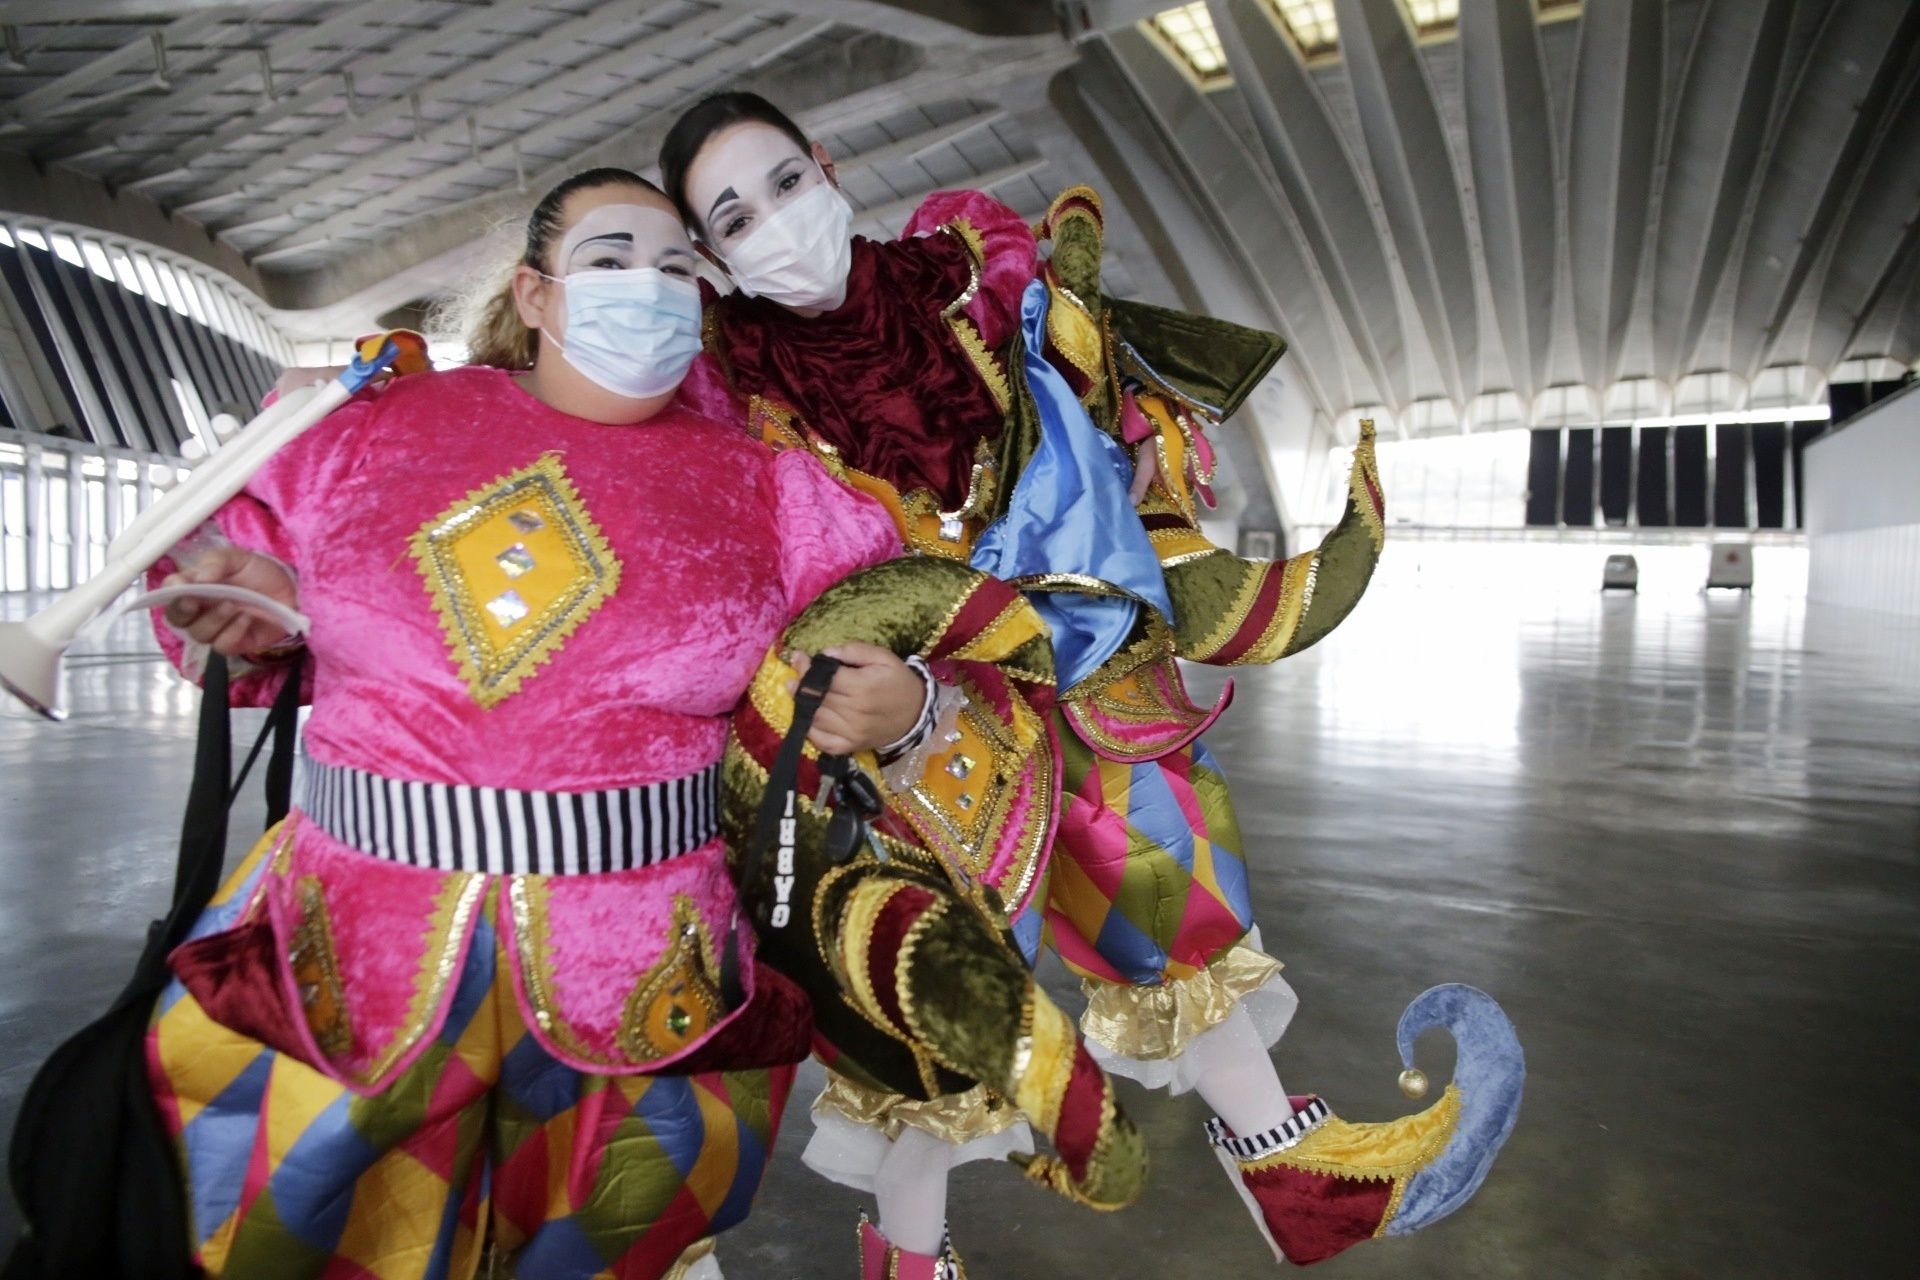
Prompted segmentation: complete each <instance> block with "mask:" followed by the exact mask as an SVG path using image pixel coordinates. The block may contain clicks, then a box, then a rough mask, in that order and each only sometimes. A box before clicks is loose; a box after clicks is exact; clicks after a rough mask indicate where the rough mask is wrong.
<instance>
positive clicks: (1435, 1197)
mask: <svg viewBox="0 0 1920 1280" xmlns="http://www.w3.org/2000/svg"><path fill="white" fill-rule="evenodd" d="M1434 1027H1444V1028H1446V1030H1447V1031H1448V1033H1449V1034H1451V1035H1452V1036H1453V1040H1454V1043H1455V1045H1457V1046H1458V1056H1457V1059H1456V1061H1455V1064H1454V1071H1453V1081H1454V1083H1455V1084H1456V1085H1457V1086H1459V1090H1460V1118H1459V1121H1458V1123H1457V1125H1456V1126H1455V1129H1454V1133H1453V1137H1452V1138H1451V1139H1450V1140H1449V1141H1448V1142H1447V1146H1446V1149H1445V1150H1444V1151H1442V1152H1441V1153H1440V1154H1439V1156H1437V1157H1436V1158H1435V1159H1434V1161H1433V1163H1432V1164H1430V1165H1428V1166H1427V1167H1426V1168H1424V1169H1422V1170H1420V1171H1419V1172H1418V1173H1416V1174H1415V1175H1414V1176H1413V1177H1412V1178H1411V1179H1409V1180H1408V1182H1407V1189H1406V1193H1405V1195H1404V1196H1403V1197H1402V1198H1401V1201H1400V1210H1399V1212H1398V1213H1397V1214H1395V1215H1394V1218H1393V1220H1392V1221H1391V1222H1389V1223H1388V1224H1387V1229H1386V1234H1387V1235H1390V1236H1405V1235H1412V1234H1413V1233H1414V1232H1416V1231H1418V1230H1420V1229H1421V1228H1422V1227H1426V1226H1430V1225H1432V1224H1433V1223H1435V1222H1438V1221H1439V1220H1440V1219H1442V1218H1444V1217H1446V1216H1447V1215H1448V1214H1450V1213H1452V1212H1453V1211H1454V1210H1455V1209H1458V1208H1459V1207H1460V1206H1461V1205H1463V1204H1465V1203H1466V1202H1467V1201H1468V1200H1471V1199H1472V1198H1473V1193H1474V1192H1475V1191H1477V1190H1479V1189H1480V1184H1481V1183H1482V1182H1483V1181H1485V1180H1486V1176H1487V1171H1488V1170H1489V1169H1491V1168H1492V1167H1493V1162H1494V1158H1495V1157H1497V1156H1498V1155H1499V1154H1500V1148H1501V1147H1502V1146H1504V1145H1505V1144H1506V1141H1507V1135H1508V1134H1510V1133H1512V1132H1513V1125H1514V1121H1515V1120H1517V1119H1518V1118H1519V1115H1520V1094H1521V1091H1522V1089H1523V1087H1524V1086H1525V1084H1526V1080H1527V1056H1526V1053H1525V1052H1524V1051H1523V1050H1522V1049H1521V1047H1520V1037H1519V1036H1518V1035H1516V1034H1515V1033H1514V1029H1513V1023H1512V1022H1511V1021H1509V1020H1508V1018H1507V1015H1506V1013H1505V1011H1504V1010H1502V1009H1501V1008H1500V1005H1499V1002H1497V1001H1496V1000H1494V998H1493V997H1492V996H1490V995H1488V994H1487V993H1486V992H1484V991H1481V990H1479V989H1478V988H1476V987H1469V986H1466V985H1464V984H1462V983H1458V982H1449V983H1445V984H1444V985H1441V986H1438V987H1433V988H1430V989H1428V990H1426V991H1423V992H1421V993H1420V995H1418V996H1416V997H1415V998H1414V1000H1413V1003H1411V1004H1409V1005H1408V1006H1407V1009H1406V1012H1405V1013H1402V1014H1401V1015H1400V1027H1399V1031H1398V1033H1397V1039H1398V1042H1399V1046H1400V1062H1401V1065H1402V1066H1404V1067H1406V1068H1408V1069H1411V1068H1412V1067H1413V1046H1414V1042H1415V1041H1416V1040H1418V1039H1419V1038H1420V1034H1421V1033H1422V1032H1424V1031H1427V1030H1430V1029H1432V1028H1434Z"/></svg>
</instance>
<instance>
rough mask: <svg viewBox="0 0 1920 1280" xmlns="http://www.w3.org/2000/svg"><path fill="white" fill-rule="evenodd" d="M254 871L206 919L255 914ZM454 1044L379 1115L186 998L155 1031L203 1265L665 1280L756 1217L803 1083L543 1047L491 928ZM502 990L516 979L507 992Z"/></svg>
mask: <svg viewBox="0 0 1920 1280" xmlns="http://www.w3.org/2000/svg"><path fill="white" fill-rule="evenodd" d="M257 861H258V858H257V855H256V858H255V859H250V860H249V863H248V864H247V865H243V866H242V867H241V869H240V870H239V872H237V873H236V874H235V876H234V877H233V879H232V880H231V881H229V884H228V886H227V887H226V888H225V889H223V890H222V897H221V899H219V900H216V903H215V904H214V906H213V907H212V908H210V909H209V913H208V914H209V915H210V916H213V915H217V914H218V913H220V912H221V910H222V908H223V907H224V906H227V905H228V904H229V903H230V902H231V901H232V900H233V899H234V898H236V897H242V898H243V897H244V896H245V891H246V889H247V887H248V886H249V885H250V884H251V881H252V878H253V874H254V873H257V871H258V866H257V865H256V864H257ZM479 928H480V930H481V932H480V933H479V934H477V935H476V937H475V939H474V944H473V946H472V947H471V948H470V949H469V951H468V955H467V961H466V964H465V967H464V969H463V971H462V973H461V976H460V980H459V985H458V991H457V994H456V995H455V997H454V1004H453V1009H452V1013H451V1014H450V1015H449V1017H448V1019H447V1023H446V1026H445V1028H444V1029H443V1030H442V1031H441V1033H440V1035H439V1037H438V1038H437V1039H436V1041H435V1042H434V1043H433V1044H432V1045H431V1046H430V1047H429V1048H428V1049H427V1051H426V1052H425V1053H424V1054H423V1055H421V1057H420V1058H419V1059H418V1060H417V1061H415V1063H414V1064H413V1065H412V1066H411V1067H409V1068H408V1069H407V1070H406V1071H404V1072H403V1073H402V1074H401V1075H400V1076H399V1078H398V1079H396V1080H395V1081H394V1083H393V1084H392V1086H391V1087H389V1088H388V1089H386V1090H385V1091H384V1092H382V1093H380V1094H377V1095H374V1096H372V1097H361V1096H359V1095H356V1094H354V1093H352V1092H351V1091H349V1090H347V1089H346V1088H344V1087H343V1086H341V1085H338V1084H336V1083H334V1082H333V1081H331V1080H329V1079H328V1078H327V1077H325V1076H323V1075H321V1074H320V1073H319V1072H317V1071H315V1070H313V1069H312V1068H310V1067H308V1066H306V1065H304V1064H303V1063H300V1062H298V1061H296V1060H294V1059H292V1058H289V1057H286V1056H284V1055H282V1054H279V1053H276V1052H275V1051H273V1050H271V1049H268V1048H266V1047H265V1046H263V1045H261V1044H260V1043H259V1042H257V1041H254V1040H250V1039H247V1038H246V1037H244V1036H241V1035H239V1034H237V1033H235V1032H233V1031H229V1030H228V1029H226V1028H225V1027H222V1026H220V1025H219V1024H217V1023H215V1022H213V1021H212V1020H211V1019H210V1018H208V1017H207V1016H206V1014H205V1013H204V1012H202V1011H201V1009H200V1007H199V1005H198V1004H197V1003H196V1002H195V1001H194V999H193V997H192V996H191V995H189V994H188V993H187V992H186V991H185V989H184V988H183V987H182V986H181V985H180V984H179V983H178V982H176V983H174V984H173V986H172V987H170V988H169V989H168V991H167V993H166V995H165V996H164V997H163V998H162V999H161V1001H160V1003H159V1005H158V1007H157V1008H156V1011H155V1016H154V1020H153V1024H152V1027H151V1029H150V1031H149V1033H148V1043H147V1048H148V1063H149V1074H150V1078H151V1081H152V1084H153V1090H154V1096H155V1099H156V1101H157V1102H158V1103H159V1105H160V1108H161V1112H162V1114H163V1115H164V1116H165V1117H166V1118H167V1122H168V1124H169V1126H170V1128H171V1129H172V1131H173V1133H174V1134H175V1137H176V1140H177V1142H178V1144H179V1151H180V1155H181V1160H182V1164H183V1167H184V1173H185V1177H186V1183H187V1189H188V1196H189V1201H190V1206H191V1214H192V1218H193V1221H192V1224H191V1225H192V1238H193V1240H194V1242H195V1246H196V1251H197V1257H198V1260H199V1262H200V1263H201V1265H202V1266H204V1267H205V1268H206V1270H207V1272H208V1274H210V1275H214V1276H226V1277H235V1278H237V1280H300V1278H302V1277H313V1278H314V1280H443V1278H448V1280H465V1278H466V1277H470V1276H472V1275H474V1273H475V1271H476V1269H477V1268H478V1266H479V1264H480V1261H481V1256H482V1253H483V1251H484V1249H485V1248H486V1247H487V1246H488V1245H489V1244H491V1245H492V1246H493V1247H494V1248H495V1249H496V1250H498V1251H500V1252H502V1253H506V1254H508V1255H510V1257H511V1266H512V1273H513V1274H514V1275H515V1276H517V1277H519V1278H520V1280H563V1278H564V1280H576V1278H577V1280H587V1278H588V1277H610V1278H613V1280H652V1278H653V1277H657V1276H659V1275H661V1274H662V1273H664V1272H665V1271H666V1270H667V1269H668V1268H669V1267H671V1266H672V1265H673V1263H674V1261H675V1260H676V1259H677V1258H678V1257H679V1256H680V1253H681V1251H682V1250H684V1249H685V1248H686V1247H687V1246H688V1245H690V1244H692V1243H693V1242H694V1241H696V1240H698V1239H699V1238H701V1237H702V1236H706V1235H711V1234H713V1233H715V1232H718V1231H722V1230H725V1229H726V1228H728V1227H731V1226H733V1225H734V1224H736V1223H738V1222H740V1221H741V1220H742V1219H743V1218H745V1217H746V1215H747V1210H748V1207H749V1206H750V1205H751V1203H752V1200H753V1196H754V1193H755V1191H756V1190H757V1189H758V1187H759V1184H760V1177H761V1174H762V1173H763V1172H764V1170H765V1167H766V1163H767V1159H768V1156H769V1154H770V1152H771V1149H772V1146H773V1141H774V1135H775V1132H776V1130H777V1127H778V1120H779V1115H780V1110H781V1107H782V1106H783V1105H784V1103H785V1101H786V1094H787V1090H788V1088H789V1087H791V1085H792V1083H793V1069H792V1068H790V1067H789V1068H781V1069H778V1070H775V1071H764V1070H756V1071H740V1072H724V1073H718V1072H717V1073H710V1074H704V1075H694V1076H599V1075H589V1074H585V1073H582V1072H579V1071H576V1070H574V1069H572V1068H570V1067H567V1066H565V1065H563V1064H561V1063H560V1062H557V1061H555V1060H554V1059H553V1058H552V1057H551V1056H549V1055H548V1054H547V1053H546V1052H545V1051H544V1050H543V1049H542V1048H541V1047H540V1045H539V1044H538V1042H536V1041H535V1040H534V1039H533V1037H531V1036H529V1035H528V1034H527V1032H526V1029H525V1027H524V1025H523V1024H522V1022H521V1018H520V1012H519V1009H518V1006H517V1004H516V1002H515V1000H514V997H513V992H512V987H511V985H510V984H509V983H508V982H507V981H506V978H505V974H506V967H505V964H504V959H503V957H502V956H501V955H500V952H499V947H498V942H497V940H496V937H495V935H494V933H493V931H492V929H491V928H490V927H489V925H488V924H487V923H486V922H485V921H484V920H483V921H482V922H481V923H480V926H479ZM496 975H497V976H498V977H497V979H496Z"/></svg>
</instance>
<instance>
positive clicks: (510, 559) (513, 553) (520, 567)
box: [494, 542, 538, 578]
mask: <svg viewBox="0 0 1920 1280" xmlns="http://www.w3.org/2000/svg"><path fill="white" fill-rule="evenodd" d="M494 561H495V562H496V563H497V564H499V566H500V571H501V572H502V573H504V574H506V575H507V576H508V577H509V578H517V577H519V576H520V575H521V574H523V573H526V572H527V571H529V570H530V569H532V568H533V566H534V565H535V564H536V563H538V562H537V561H535V560H534V558H533V553H532V552H531V551H528V550H527V544H526V543H524V542H516V543H514V544H513V545H512V546H510V547H508V548H507V549H506V550H505V551H502V552H501V553H500V554H499V555H497V556H495V557H494Z"/></svg>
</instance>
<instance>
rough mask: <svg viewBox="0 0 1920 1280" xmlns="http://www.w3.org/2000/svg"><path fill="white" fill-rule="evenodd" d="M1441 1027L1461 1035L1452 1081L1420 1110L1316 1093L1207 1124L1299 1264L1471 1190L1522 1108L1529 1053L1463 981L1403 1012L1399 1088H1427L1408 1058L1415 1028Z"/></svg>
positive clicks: (1410, 1223)
mask: <svg viewBox="0 0 1920 1280" xmlns="http://www.w3.org/2000/svg"><path fill="white" fill-rule="evenodd" d="M1431 1027H1446V1028H1447V1029H1448V1030H1449V1031H1450V1032H1452V1034H1453V1037H1454V1040H1455V1041H1456V1042H1457V1044H1458V1045H1459V1057H1458V1065H1457V1067H1456V1069H1455V1071H1454V1078H1453V1080H1452V1081H1451V1082H1450V1083H1449V1084H1448V1085H1447V1087H1446V1089H1445V1090H1444V1091H1443V1092H1442V1093H1441V1096H1440V1098H1439V1099H1438V1100H1437V1101H1436V1102H1434V1103H1433V1104H1432V1105H1431V1106H1429V1107H1427V1108H1426V1110H1424V1111H1420V1112H1417V1113H1415V1114H1413V1115H1410V1116H1403V1117H1401V1118H1400V1119H1398V1120H1388V1121H1382V1122H1379V1123H1373V1124H1353V1123H1349V1122H1348V1121H1345V1120H1342V1119H1340V1118H1339V1117H1338V1116H1335V1115H1334V1114H1333V1112H1332V1110H1331V1109H1330V1108H1329V1107H1328V1106H1327V1104H1326V1103H1325V1101H1323V1100H1322V1099H1320V1098H1317V1097H1305V1098H1295V1099H1294V1100H1293V1103H1294V1108H1295V1110H1294V1114H1293V1115H1292V1116H1291V1117H1290V1118H1289V1119H1288V1120H1287V1121H1286V1123H1284V1124H1282V1125H1280V1126H1279V1127H1277V1128H1275V1129H1271V1130H1268V1131H1267V1132H1266V1133H1258V1134H1250V1135H1238V1134H1235V1133H1233V1132H1232V1131H1231V1130H1230V1129H1228V1128H1227V1126H1226V1125H1224V1124H1222V1123H1221V1122H1220V1121H1219V1120H1213V1121H1211V1122H1209V1123H1208V1125H1207V1136H1208V1138H1209V1139H1210V1140H1211V1141H1212V1143H1213V1146H1214V1150H1215V1152H1216V1154H1218V1156H1219V1157H1220V1161H1221V1164H1222V1165H1223V1166H1225V1167H1226V1169H1227V1171H1228V1173H1229V1174H1230V1175H1231V1176H1232V1177H1233V1178H1234V1180H1235V1182H1236V1184H1237V1185H1238V1187H1239V1189H1240V1193H1241V1196H1242V1198H1243V1199H1244V1200H1245V1201H1246V1203H1247V1207H1248V1209H1249V1210H1251V1211H1252V1213H1253V1215H1254V1218H1255V1220H1256V1221H1257V1222H1258V1223H1259V1224H1260V1226H1261V1229H1262V1230H1263V1232H1264V1233H1265V1234H1266V1237H1267V1243H1268V1244H1270V1245H1271V1246H1273V1251H1274V1256H1275V1257H1277V1258H1280V1259H1282V1260H1284V1261H1287V1262H1293V1263H1297V1264H1300V1265H1305V1264H1307V1263H1312V1262H1320V1261H1323V1260H1325V1259H1327V1258H1331V1257H1333V1256H1334V1255H1335V1254H1337V1253H1340V1252H1343V1251H1344V1250H1346V1249H1349V1248H1352V1247H1353V1246H1354V1245H1356V1244H1359V1243H1360V1242H1361V1241H1363V1240H1371V1239H1374V1238H1376V1237H1379V1236H1401V1235H1411V1234H1412V1233H1414V1232H1415V1231H1418V1230H1420V1229H1421V1228H1423V1227H1426V1226H1430V1225H1432V1224H1433V1223H1435V1222H1438V1221H1439V1220H1440V1219H1441V1218H1444V1217H1446V1216H1447V1215H1448V1214H1450V1213H1452V1212H1453V1211H1454V1210H1455V1209H1458V1208H1459V1207H1460V1206H1461V1205H1463V1204H1465V1203H1466V1202H1467V1201H1468V1200H1469V1199H1471V1198H1472V1197H1473V1193H1474V1192H1475V1191H1477V1190H1479V1188H1480V1184H1481V1182H1482V1181H1483V1180H1485V1178H1486V1176H1487V1171H1488V1170H1489V1169H1490V1168H1492V1166H1493V1161H1494V1158H1495V1157H1496V1156H1497V1155H1498V1154H1499V1153H1500V1148H1501V1146H1502V1145H1503V1144H1504V1143H1505V1142H1506V1140H1507V1135H1508V1134H1510V1133H1512V1132H1513V1124H1514V1120H1515V1118H1516V1117H1517V1116H1518V1115H1519V1111H1520V1094H1521V1087H1522V1085H1523V1083H1524V1081H1525V1079H1526V1060H1525V1056H1524V1054H1523V1053H1522V1052H1521V1049H1520V1041H1519V1039H1518V1037H1517V1036H1515V1034H1514V1031H1513V1024H1512V1023H1510V1022H1508V1021H1507V1017H1506V1014H1505V1013H1503V1012H1502V1011H1501V1009H1500V1006H1499V1005H1498V1004H1496V1003H1495V1002H1494V1001H1493V999H1492V997H1490V996H1488V995H1486V994H1485V993H1484V992H1481V991H1477V990H1475V989H1474V988H1472V987H1466V986H1461V985H1459V984H1449V985H1447V986H1440V987H1434V988H1433V989H1431V990H1429V991H1427V992H1424V993H1423V994H1422V995H1420V996H1419V997H1418V998H1416V999H1415V1000H1414V1002H1413V1003H1412V1004H1410V1005H1409V1006H1407V1010H1406V1012H1405V1013H1404V1014H1402V1015H1401V1018H1400V1028H1399V1035H1398V1040H1399V1047H1400V1058H1401V1063H1402V1065H1403V1066H1404V1067H1405V1068H1406V1070H1405V1071H1404V1072H1403V1073H1402V1074H1401V1087H1402V1088H1403V1089H1404V1090H1405V1091H1406V1092H1407V1093H1409V1094H1410V1095H1413V1096H1420V1095H1422V1094H1424V1093H1425V1092H1426V1080H1425V1077H1424V1076H1423V1075H1421V1073H1420V1072H1419V1071H1417V1070H1416V1069H1415V1068H1414V1066H1413V1045H1414V1041H1415V1040H1417V1039H1418V1038H1419V1036H1420V1033H1421V1032H1422V1031H1425V1030H1427V1029H1429V1028H1431Z"/></svg>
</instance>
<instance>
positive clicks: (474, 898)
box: [343, 871, 487, 1084]
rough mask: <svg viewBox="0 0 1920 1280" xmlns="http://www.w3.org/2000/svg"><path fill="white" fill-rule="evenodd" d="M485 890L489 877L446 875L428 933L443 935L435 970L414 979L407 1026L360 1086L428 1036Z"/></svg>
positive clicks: (425, 970)
mask: <svg viewBox="0 0 1920 1280" xmlns="http://www.w3.org/2000/svg"><path fill="white" fill-rule="evenodd" d="M486 889H487V877H486V876H483V875H479V874H477V873H474V872H463V871H453V872H448V873H447V879H446V883H444V884H443V885H441V887H440V894H439V902H438V903H437V904H436V905H435V906H434V910H433V915H432V917H431V918H430V920H429V923H428V926H427V930H426V932H427V935H428V936H429V937H431V936H432V935H433V934H434V933H436V932H437V933H439V934H440V937H441V942H440V954H439V955H438V956H436V957H434V960H433V964H432V967H430V968H429V967H427V966H426V965H422V966H421V968H420V971H419V972H418V973H417V974H416V975H415V976H414V996H413V1005H412V1007H411V1008H410V1009H409V1010H408V1013H407V1022H406V1025H405V1026H404V1027H402V1028H401V1030H400V1031H399V1032H398V1033H397V1034H396V1035H395V1036H394V1038H393V1039H392V1040H391V1041H389V1042H388V1044H387V1047H386V1048H385V1049H383V1050H382V1051H381V1052H380V1055H379V1056H378V1057H377V1058H375V1059H374V1060H373V1062H372V1063H371V1064H370V1065H369V1066H368V1067H367V1069H366V1070H365V1071H363V1072H358V1073H354V1079H355V1080H357V1081H358V1082H359V1083H361V1084H367V1083H371V1082H372V1081H374V1080H378V1079H379V1078H380V1077H381V1076H383V1075H385V1074H386V1073H387V1071H388V1070H389V1069H391V1068H392V1066H393V1064H394V1063H395V1062H398V1061H399V1060H400V1058H401V1056H402V1055H404V1054H405V1053H406V1052H407V1050H408V1049H410V1048H412V1047H413V1045H414V1044H415V1043H416V1042H417V1041H418V1040H419V1039H420V1037H421V1036H422V1035H424V1034H425V1033H426V1029H427V1022H428V1020H429V1019H431V1018H432V1016H433V1014H434V1013H435V1011H437V1010H438V1009H439V1008H440V1004H441V1001H442V999H443V998H444V997H445V995H446V991H447V986H448V984H450V983H451V982H452V981H453V979H454V977H455V976H456V974H455V970H456V968H457V967H458V965H459V962H460V953H461V951H462V950H463V949H464V948H465V947H466V943H467V924H468V922H469V921H470V920H471V919H472V918H473V912H474V908H475V907H476V906H477V905H478V904H479V901H480V897H481V895H482V894H483V893H485V892H486ZM343 1074H345V1073H344V1072H343Z"/></svg>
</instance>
